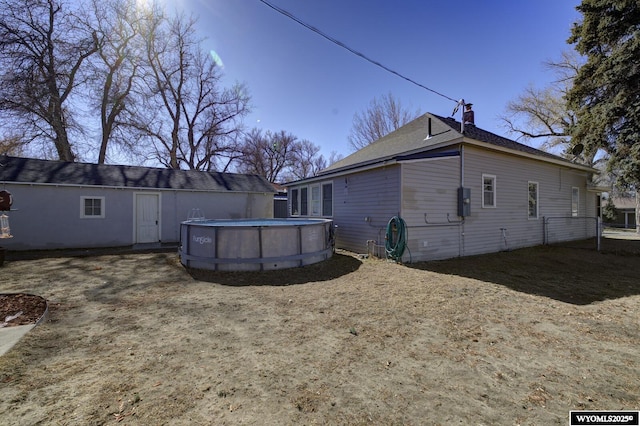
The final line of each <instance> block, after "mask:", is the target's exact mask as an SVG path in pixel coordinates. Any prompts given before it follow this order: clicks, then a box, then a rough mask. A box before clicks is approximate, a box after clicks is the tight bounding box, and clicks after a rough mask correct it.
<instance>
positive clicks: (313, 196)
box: [309, 183, 322, 216]
mask: <svg viewBox="0 0 640 426" xmlns="http://www.w3.org/2000/svg"><path fill="white" fill-rule="evenodd" d="M309 201H310V202H309V206H310V207H311V208H310V211H309V216H320V215H322V185H320V184H319V183H314V184H313V185H309Z"/></svg>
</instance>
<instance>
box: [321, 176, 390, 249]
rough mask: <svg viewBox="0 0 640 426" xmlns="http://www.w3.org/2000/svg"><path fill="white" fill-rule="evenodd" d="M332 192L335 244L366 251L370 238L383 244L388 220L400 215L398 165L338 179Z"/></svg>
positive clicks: (340, 246) (344, 247)
mask: <svg viewBox="0 0 640 426" xmlns="http://www.w3.org/2000/svg"><path fill="white" fill-rule="evenodd" d="M333 194H334V207H333V209H334V210H333V211H334V224H335V225H337V227H338V229H337V234H336V236H337V239H336V245H337V247H339V248H343V249H346V250H350V251H354V252H356V253H365V252H366V249H367V241H369V240H373V241H375V243H376V244H378V245H384V234H385V231H386V227H387V224H388V222H389V220H390V219H391V218H392V217H393V216H396V215H398V214H400V167H399V166H391V167H384V168H380V169H375V170H370V171H365V172H361V173H355V174H352V175H349V176H347V177H340V178H337V179H335V180H334V183H333Z"/></svg>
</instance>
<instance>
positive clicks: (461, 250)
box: [458, 120, 465, 257]
mask: <svg viewBox="0 0 640 426" xmlns="http://www.w3.org/2000/svg"><path fill="white" fill-rule="evenodd" d="M462 121H463V122H464V120H462ZM463 137H464V136H463ZM460 188H464V144H463V143H460ZM464 219H465V218H464V217H463V218H462V221H461V223H460V227H459V228H458V255H459V256H460V257H463V256H464Z"/></svg>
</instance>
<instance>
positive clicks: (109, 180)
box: [0, 156, 276, 192]
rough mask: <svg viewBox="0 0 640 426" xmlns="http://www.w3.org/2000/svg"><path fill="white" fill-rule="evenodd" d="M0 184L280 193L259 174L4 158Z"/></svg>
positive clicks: (0, 158) (0, 157)
mask: <svg viewBox="0 0 640 426" xmlns="http://www.w3.org/2000/svg"><path fill="white" fill-rule="evenodd" d="M0 182H14V183H35V184H56V185H74V186H107V187H118V188H122V187H125V188H153V189H186V190H202V191H215V192H227V191H234V192H276V191H275V190H274V188H273V186H271V184H270V183H269V182H268V181H267V180H266V179H265V178H263V177H261V176H257V175H244V174H236V173H219V172H203V171H197V170H174V169H160V168H151V167H137V166H118V165H106V164H88V163H72V162H64V161H51V160H38V159H33V158H20V157H9V156H0Z"/></svg>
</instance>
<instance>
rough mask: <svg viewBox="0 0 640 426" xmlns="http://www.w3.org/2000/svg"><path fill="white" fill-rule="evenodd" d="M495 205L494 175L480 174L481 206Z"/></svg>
mask: <svg viewBox="0 0 640 426" xmlns="http://www.w3.org/2000/svg"><path fill="white" fill-rule="evenodd" d="M495 206H496V177H495V176H493V175H484V174H483V175H482V207H495Z"/></svg>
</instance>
